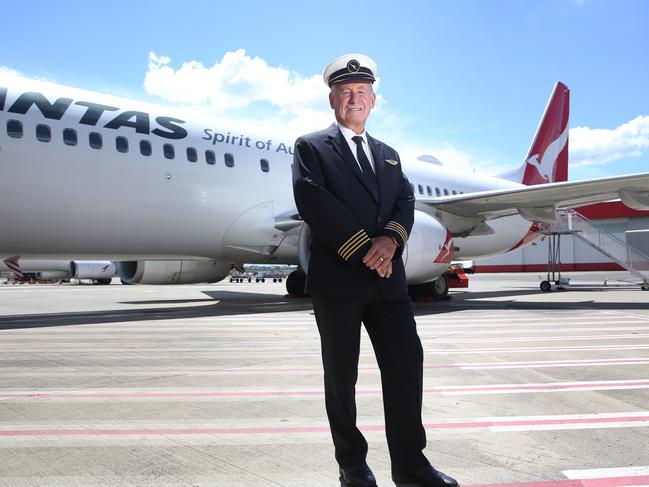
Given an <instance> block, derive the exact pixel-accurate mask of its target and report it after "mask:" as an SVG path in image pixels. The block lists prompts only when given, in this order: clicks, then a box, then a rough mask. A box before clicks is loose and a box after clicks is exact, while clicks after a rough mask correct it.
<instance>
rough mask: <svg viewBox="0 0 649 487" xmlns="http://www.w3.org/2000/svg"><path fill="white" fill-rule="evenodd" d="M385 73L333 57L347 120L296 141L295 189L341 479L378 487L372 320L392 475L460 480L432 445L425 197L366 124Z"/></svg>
mask: <svg viewBox="0 0 649 487" xmlns="http://www.w3.org/2000/svg"><path fill="white" fill-rule="evenodd" d="M375 73H376V64H375V63H374V61H372V60H371V59H370V58H369V57H367V56H364V55H362V54H346V55H343V56H340V57H338V58H336V59H334V60H333V61H332V62H331V63H330V64H329V65H328V66H327V68H326V69H325V71H324V75H323V77H324V80H325V83H327V85H329V87H330V90H331V91H330V94H329V103H330V105H331V108H332V109H333V110H334V113H335V117H336V123H335V124H333V125H332V126H330V127H329V128H327V129H325V130H322V131H319V132H315V133H312V134H308V135H305V136H302V137H300V138H298V139H297V141H296V142H295V157H294V164H293V190H294V196H295V201H296V204H297V208H298V210H299V212H300V215H301V216H302V218H303V219H304V221H305V222H306V223H307V224H308V225H309V227H310V229H311V233H312V240H311V254H310V259H309V266H308V269H307V284H306V286H307V289H306V290H307V292H308V293H309V294H311V295H312V296H313V306H314V311H315V316H316V321H317V324H318V331H319V333H320V341H321V348H322V361H323V367H324V382H325V402H326V409H327V416H328V418H329V425H330V427H331V434H332V437H333V442H334V447H335V455H336V460H337V462H338V464H339V466H340V480H341V483H342V484H343V485H345V486H350V487H373V486H376V480H375V478H374V475H373V473H372V471H371V470H370V468H369V467H368V465H367V463H366V455H367V442H366V441H365V438H364V437H363V435H362V433H361V432H360V431H359V429H358V428H357V427H356V400H355V387H356V379H357V375H358V357H359V347H360V326H361V322H362V323H363V324H364V325H365V328H366V330H367V333H368V335H369V337H370V340H371V342H372V346H373V347H374V352H375V355H376V358H377V362H378V364H379V368H380V371H381V382H382V386H383V406H384V411H385V424H386V436H387V440H388V448H389V451H390V458H391V468H392V479H393V480H394V481H395V482H397V484H399V483H407V484H408V485H416V486H434V487H456V486H457V482H456V481H455V480H454V479H452V478H450V477H448V476H446V475H444V474H443V473H441V472H438V471H437V470H435V469H434V468H433V467H432V466H431V465H430V463H429V462H428V460H427V459H426V457H425V456H424V454H423V452H422V450H423V449H424V447H425V446H426V435H425V431H424V428H423V425H422V421H421V403H422V375H423V372H422V369H423V352H422V347H421V342H420V340H419V336H418V335H417V330H416V324H415V320H414V317H413V311H412V306H411V302H410V299H409V297H408V288H407V283H406V275H405V270H404V265H403V261H402V259H401V254H402V252H403V249H404V247H405V245H406V242H407V240H408V235H409V233H410V230H411V228H412V224H413V220H414V199H415V198H414V195H413V194H412V190H411V188H410V184H409V183H408V180H407V179H406V178H405V176H404V175H403V173H402V171H401V164H400V161H399V155H398V154H397V152H396V151H395V150H394V149H392V148H391V147H389V146H387V145H386V144H384V143H382V142H380V141H378V140H376V139H374V138H372V137H370V136H369V135H368V134H367V132H366V131H365V122H366V120H367V118H368V116H369V114H370V111H371V110H372V109H373V108H374V104H375V102H376V96H375V94H374V91H373V87H372V83H373V82H374V81H375Z"/></svg>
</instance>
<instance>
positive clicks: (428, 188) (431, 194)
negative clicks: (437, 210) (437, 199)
mask: <svg viewBox="0 0 649 487" xmlns="http://www.w3.org/2000/svg"><path fill="white" fill-rule="evenodd" d="M426 192H427V193H428V196H433V188H431V187H430V186H426Z"/></svg>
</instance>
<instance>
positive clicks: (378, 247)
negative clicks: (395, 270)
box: [363, 235, 397, 278]
mask: <svg viewBox="0 0 649 487" xmlns="http://www.w3.org/2000/svg"><path fill="white" fill-rule="evenodd" d="M396 250H397V243H396V242H395V241H394V239H392V238H390V237H386V236H384V235H382V236H380V237H375V238H373V239H372V247H371V248H370V250H368V251H367V253H366V254H365V256H364V257H363V264H365V265H366V266H367V267H369V268H370V269H372V270H373V271H374V270H375V271H376V272H377V274H378V275H379V276H381V277H386V278H387V277H390V276H391V275H392V257H394V253H395V252H396Z"/></svg>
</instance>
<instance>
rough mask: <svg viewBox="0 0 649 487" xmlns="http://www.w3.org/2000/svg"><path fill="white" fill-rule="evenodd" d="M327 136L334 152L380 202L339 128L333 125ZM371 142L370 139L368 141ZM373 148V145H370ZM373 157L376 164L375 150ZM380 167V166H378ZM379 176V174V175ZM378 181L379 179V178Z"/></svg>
mask: <svg viewBox="0 0 649 487" xmlns="http://www.w3.org/2000/svg"><path fill="white" fill-rule="evenodd" d="M327 136H328V138H329V143H330V144H331V147H332V148H333V149H334V152H336V153H337V154H338V155H339V156H340V157H341V158H342V159H343V160H344V161H345V163H346V164H347V165H348V166H349V168H350V169H351V171H352V172H353V173H354V174H355V175H356V178H357V179H358V180H359V181H360V182H361V184H362V185H363V187H364V188H365V189H366V190H367V191H369V193H370V194H371V195H372V196H373V197H374V199H375V200H376V201H377V202H378V200H379V195H378V194H377V193H376V191H375V190H374V188H372V187H371V186H370V185H369V184H368V183H367V181H366V180H365V178H364V177H363V173H362V172H361V168H360V167H359V165H358V162H356V157H354V154H352V151H351V149H350V148H349V144H348V143H347V141H346V140H345V138H344V137H343V135H342V134H341V133H340V130H338V126H337V125H336V124H333V125H331V126H330V127H329V128H328V129H327ZM367 140H368V141H369V137H368V139H367ZM370 148H371V145H370ZM372 157H374V162H375V164H377V163H376V156H375V155H374V150H372ZM377 165H378V164H377ZM377 176H378V174H377ZM377 181H378V177H377Z"/></svg>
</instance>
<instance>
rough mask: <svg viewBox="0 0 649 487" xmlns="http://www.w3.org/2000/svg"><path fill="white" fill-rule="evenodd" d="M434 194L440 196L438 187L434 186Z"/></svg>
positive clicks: (440, 192)
mask: <svg viewBox="0 0 649 487" xmlns="http://www.w3.org/2000/svg"><path fill="white" fill-rule="evenodd" d="M435 194H436V195H437V196H442V191H441V190H440V189H439V188H438V187H435Z"/></svg>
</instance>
